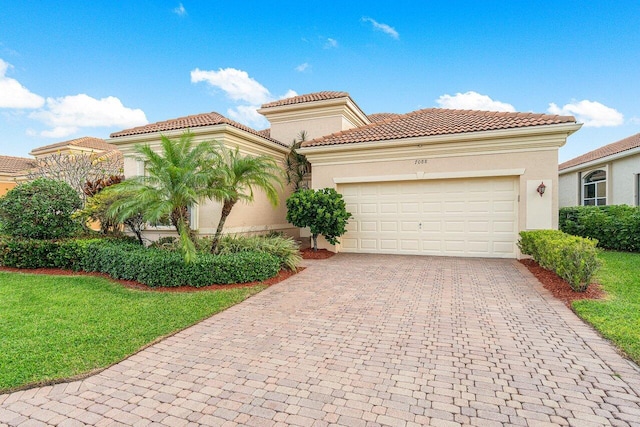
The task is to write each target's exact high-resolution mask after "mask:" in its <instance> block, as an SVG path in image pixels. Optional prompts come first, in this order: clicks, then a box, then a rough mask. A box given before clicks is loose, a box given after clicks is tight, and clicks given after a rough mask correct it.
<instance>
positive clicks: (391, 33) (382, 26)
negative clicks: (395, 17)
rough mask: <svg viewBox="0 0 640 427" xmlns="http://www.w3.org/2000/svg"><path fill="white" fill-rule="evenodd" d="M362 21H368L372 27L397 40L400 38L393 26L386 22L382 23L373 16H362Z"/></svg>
mask: <svg viewBox="0 0 640 427" xmlns="http://www.w3.org/2000/svg"><path fill="white" fill-rule="evenodd" d="M362 21H364V22H370V23H371V25H373V28H375V29H376V30H379V31H382V32H383V33H385V34H387V35H389V36H391V37H392V38H394V39H396V40H398V39H399V38H400V34H398V32H397V31H396V29H395V28H393V27H392V26H390V25H387V24H382V23H380V22H378V21H376V20H375V19H373V18H369V17H367V16H363V17H362Z"/></svg>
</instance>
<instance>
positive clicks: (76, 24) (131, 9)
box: [0, 0, 640, 161]
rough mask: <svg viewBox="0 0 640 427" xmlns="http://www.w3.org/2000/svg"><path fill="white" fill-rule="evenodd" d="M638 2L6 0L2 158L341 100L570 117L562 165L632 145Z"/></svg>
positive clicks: (392, 107)
mask: <svg viewBox="0 0 640 427" xmlns="http://www.w3.org/2000/svg"><path fill="white" fill-rule="evenodd" d="M639 25H640V2H638V1H616V2H610V1H593V2H590V1H554V2H524V1H466V2H465V1H402V0H397V1H394V2H392V3H388V2H377V1H367V2H359V1H353V2H344V1H340V2H337V1H336V2H334V1H318V2H316V1H305V2H299V1H296V2H293V1H274V2H262V1H234V2H213V1H191V0H184V1H182V2H180V1H160V0H147V1H135V0H132V1H126V2H125V1H97V2H86V1H71V0H66V1H64V2H59V1H47V0H41V1H28V0H21V1H11V0H0V154H5V155H14V156H27V154H28V152H29V151H30V150H31V149H33V148H35V147H38V146H42V145H46V144H52V143H55V142H60V141H65V140H68V139H72V138H76V137H80V136H85V135H86V136H96V137H103V138H106V137H108V135H109V133H111V132H114V131H118V130H122V129H125V128H128V127H132V126H136V125H140V124H145V123H147V122H156V121H161V120H167V119H170V118H175V117H180V116H185V115H189V114H198V113H203V112H210V111H217V112H219V113H221V114H223V115H225V116H227V117H230V118H233V119H235V120H238V121H240V122H243V123H245V124H248V125H250V126H253V127H255V128H257V129H262V128H264V127H267V126H268V124H267V122H266V121H264V120H263V119H262V118H261V117H260V116H259V115H257V114H256V113H255V107H256V106H258V105H260V104H261V103H263V102H267V101H270V100H274V99H278V98H280V97H283V96H286V95H290V94H293V93H297V94H303V93H309V92H317V91H322V90H339V91H347V92H349V93H350V95H351V97H352V98H353V99H354V100H355V101H356V102H357V103H358V105H360V107H361V108H362V109H363V110H364V111H365V112H366V113H368V114H371V113H376V112H397V113H405V112H409V111H412V110H416V109H420V108H427V107H449V108H476V109H498V110H515V111H533V112H541V113H545V112H551V113H561V114H572V115H575V116H576V117H577V118H578V119H579V121H581V122H583V123H584V126H583V127H582V129H581V130H580V131H578V132H577V133H576V134H574V135H573V136H571V137H570V138H569V141H568V143H567V145H566V146H565V147H563V148H562V149H561V150H560V160H561V161H563V160H568V159H569V158H572V157H575V156H577V155H579V154H582V153H584V152H587V151H590V150H592V149H594V148H597V147H598V146H601V145H604V144H607V143H610V142H614V141H617V140H619V139H622V138H624V137H626V136H629V135H632V134H635V133H638V132H640V101H639V100H640V30H638V28H639V27H638V26H639Z"/></svg>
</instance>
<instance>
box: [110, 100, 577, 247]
mask: <svg viewBox="0 0 640 427" xmlns="http://www.w3.org/2000/svg"><path fill="white" fill-rule="evenodd" d="M258 112H259V113H261V114H262V115H264V116H265V117H266V118H267V119H268V120H269V122H270V124H271V127H270V128H269V129H265V130H261V131H257V130H254V129H251V128H249V127H247V126H244V125H242V124H240V123H237V122H235V121H233V120H230V119H228V118H226V117H224V116H222V115H220V114H218V113H215V112H212V113H205V114H198V115H192V116H187V117H181V118H177V119H172V120H167V121H163V122H158V123H152V124H148V125H145V126H140V127H136V128H132V129H126V130H123V131H120V132H115V133H113V134H111V137H110V139H109V140H108V142H109V143H111V144H114V145H115V146H117V147H118V149H119V150H120V151H122V153H123V155H124V173H125V176H127V177H129V176H136V175H141V174H144V163H143V161H142V160H141V159H139V158H137V157H136V154H135V152H134V150H133V149H134V146H135V145H136V144H148V145H150V146H151V147H153V148H156V149H158V150H159V147H160V137H161V135H165V136H168V137H170V138H177V137H179V136H180V135H181V134H182V133H183V132H184V131H186V130H189V131H191V132H192V133H193V134H194V135H195V140H196V141H203V140H216V141H219V142H222V143H223V144H226V145H228V146H230V147H239V149H240V151H241V152H242V153H244V154H266V155H269V156H272V157H273V158H274V159H276V160H277V161H278V162H282V161H283V160H284V158H285V156H286V154H287V153H288V151H289V147H290V145H291V144H292V142H293V141H294V139H295V138H296V137H297V136H298V135H299V134H300V132H301V131H305V132H306V134H307V141H306V142H305V143H304V144H303V147H302V148H301V150H300V152H301V153H303V154H305V155H306V156H307V159H308V160H309V161H310V162H311V164H312V173H311V183H312V187H313V188H324V187H331V188H335V189H336V190H337V191H339V192H340V193H342V194H343V195H344V198H345V200H346V202H347V206H348V210H349V211H350V212H351V213H352V214H353V218H352V219H351V220H350V223H349V226H348V232H347V234H346V235H344V236H343V237H342V238H341V239H340V240H341V243H340V244H339V245H337V246H335V247H333V246H331V245H329V244H328V243H327V242H321V246H322V247H325V248H329V249H331V250H334V251H341V252H362V253H397V254H425V255H451V256H470V257H502V258H516V257H518V256H519V253H518V249H517V246H516V242H517V239H518V232H519V231H521V230H529V229H543V228H557V225H558V149H559V148H560V147H561V146H563V145H564V144H565V143H566V139H567V137H568V136H569V135H571V134H572V133H573V132H575V131H577V130H578V129H579V128H580V126H581V125H580V124H578V123H576V120H575V118H574V117H572V116H557V115H548V114H534V113H505V112H490V111H471V110H447V109H439V108H429V109H424V110H418V111H413V112H410V113H407V114H395V113H378V114H371V115H367V114H365V113H364V112H363V111H362V109H361V108H360V107H359V106H358V105H357V104H356V103H355V102H354V100H353V99H352V98H351V97H350V96H349V94H348V93H346V92H317V93H312V94H306V95H299V96H295V97H291V98H286V99H282V100H278V101H274V102H270V103H267V104H264V105H262V107H261V108H260V109H259V110H258ZM541 184H542V185H541ZM290 191H291V190H290V189H285V190H284V191H283V192H282V194H281V200H282V203H280V205H279V206H278V207H276V208H274V207H272V206H271V205H270V204H269V203H268V202H267V200H266V198H265V197H264V195H262V194H258V195H257V197H256V200H255V202H253V203H251V205H245V206H241V205H239V206H238V207H236V208H235V209H234V211H233V212H232V213H231V215H230V217H229V218H228V220H227V223H226V225H225V232H227V233H253V232H264V231H269V230H275V231H283V232H285V233H287V234H290V235H292V236H294V237H297V236H298V233H299V230H298V229H296V228H295V227H293V226H292V225H291V224H288V223H287V222H286V220H285V216H286V208H285V204H284V201H285V200H286V198H287V197H288V195H289V194H290ZM541 193H542V194H541ZM220 210H221V206H220V204H219V203H215V202H207V203H205V204H203V205H202V206H198V207H197V208H196V209H192V213H191V220H192V226H193V227H194V228H195V229H197V230H198V232H199V233H200V234H202V235H207V234H213V233H214V232H215V227H216V225H217V222H218V219H219V217H220ZM170 233H171V230H170V229H168V228H167V229H151V230H148V231H147V237H149V238H152V239H153V238H155V237H158V236H160V235H163V234H170Z"/></svg>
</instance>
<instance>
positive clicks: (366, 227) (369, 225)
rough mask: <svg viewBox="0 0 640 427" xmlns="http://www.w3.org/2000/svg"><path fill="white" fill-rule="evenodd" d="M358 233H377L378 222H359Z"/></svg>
mask: <svg viewBox="0 0 640 427" xmlns="http://www.w3.org/2000/svg"><path fill="white" fill-rule="evenodd" d="M360 231H374V232H375V231H378V222H377V221H361V222H360Z"/></svg>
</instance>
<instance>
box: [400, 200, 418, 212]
mask: <svg viewBox="0 0 640 427" xmlns="http://www.w3.org/2000/svg"><path fill="white" fill-rule="evenodd" d="M400 209H401V212H402V213H404V214H410V213H418V212H420V204H419V203H416V202H408V203H401V204H400Z"/></svg>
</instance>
